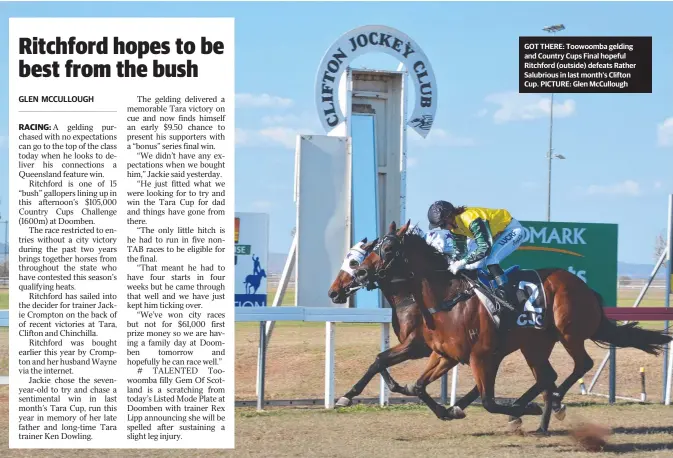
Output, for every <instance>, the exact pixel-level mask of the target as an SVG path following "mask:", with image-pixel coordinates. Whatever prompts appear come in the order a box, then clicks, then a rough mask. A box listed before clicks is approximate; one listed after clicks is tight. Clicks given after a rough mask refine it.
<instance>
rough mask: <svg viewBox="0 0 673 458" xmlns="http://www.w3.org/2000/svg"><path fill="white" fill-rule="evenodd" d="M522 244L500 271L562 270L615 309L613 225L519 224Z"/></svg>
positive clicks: (614, 225) (615, 232)
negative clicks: (521, 230) (505, 268)
mask: <svg viewBox="0 0 673 458" xmlns="http://www.w3.org/2000/svg"><path fill="white" fill-rule="evenodd" d="M521 225H522V226H523V227H524V241H523V243H522V244H521V246H520V247H519V249H518V250H517V251H515V252H514V253H512V255H511V256H509V257H507V259H505V261H504V262H503V267H510V266H513V265H518V266H520V267H521V268H522V269H544V268H547V267H551V268H559V269H565V270H568V271H569V272H571V273H573V274H575V275H577V276H578V277H579V278H581V279H582V280H583V281H584V282H586V283H587V284H588V285H589V286H590V287H591V288H593V289H594V290H596V292H598V293H599V294H600V295H601V296H602V297H603V301H604V302H605V307H616V306H617V225H616V224H590V223H560V222H546V221H544V222H542V221H521Z"/></svg>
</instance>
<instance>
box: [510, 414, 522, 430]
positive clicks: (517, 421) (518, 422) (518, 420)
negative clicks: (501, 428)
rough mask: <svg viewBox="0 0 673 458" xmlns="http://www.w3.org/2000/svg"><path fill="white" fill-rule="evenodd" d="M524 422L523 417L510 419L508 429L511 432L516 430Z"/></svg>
mask: <svg viewBox="0 0 673 458" xmlns="http://www.w3.org/2000/svg"><path fill="white" fill-rule="evenodd" d="M522 424H523V420H522V419H521V418H515V419H514V420H510V421H508V422H507V430H508V431H509V432H510V433H513V432H516V431H518V430H519V428H521V425H522Z"/></svg>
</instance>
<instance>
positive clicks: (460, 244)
mask: <svg viewBox="0 0 673 458" xmlns="http://www.w3.org/2000/svg"><path fill="white" fill-rule="evenodd" d="M451 235H452V236H453V242H454V243H453V244H454V248H455V252H454V253H453V256H452V258H453V259H452V261H456V260H458V259H463V257H465V255H466V254H467V237H465V236H464V235H460V234H451Z"/></svg>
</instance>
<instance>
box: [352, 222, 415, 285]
mask: <svg viewBox="0 0 673 458" xmlns="http://www.w3.org/2000/svg"><path fill="white" fill-rule="evenodd" d="M410 222H411V221H408V222H407V224H405V225H404V226H402V227H401V228H399V229H397V225H396V224H395V222H394V221H393V222H392V223H391V224H390V226H389V228H388V233H387V234H386V235H384V236H383V237H382V238H381V240H379V241H378V243H377V244H376V245H374V246H373V247H372V249H371V252H370V253H369V254H368V255H367V257H366V258H365V259H364V260H363V261H362V263H361V264H360V267H359V268H358V269H357V272H356V274H355V276H356V278H357V281H358V283H359V284H360V285H373V284H374V283H375V282H376V281H379V280H383V281H385V280H391V279H392V278H394V277H395V278H408V277H410V272H409V270H408V268H407V266H406V257H405V255H404V246H403V245H404V235H405V234H406V232H407V231H408V230H409V224H410Z"/></svg>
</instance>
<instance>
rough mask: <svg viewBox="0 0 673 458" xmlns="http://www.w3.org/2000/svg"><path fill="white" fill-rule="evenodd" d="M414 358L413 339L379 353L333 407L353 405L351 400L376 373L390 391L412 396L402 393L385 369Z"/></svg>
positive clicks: (405, 392) (411, 394)
mask: <svg viewBox="0 0 673 458" xmlns="http://www.w3.org/2000/svg"><path fill="white" fill-rule="evenodd" d="M415 356H416V346H415V345H414V340H413V339H409V340H407V341H405V342H402V343H400V344H399V345H395V346H394V347H392V348H389V349H388V350H386V351H383V352H381V353H379V354H378V355H376V359H375V360H374V362H373V363H372V365H371V366H369V369H367V372H365V375H363V376H362V378H361V379H360V380H359V381H358V382H357V383H356V384H355V385H353V387H352V388H351V389H350V390H349V391H348V392H347V393H346V394H344V395H343V396H342V397H340V398H339V400H338V401H337V403H336V404H335V406H334V407H335V408H337V407H348V406H350V405H351V404H352V403H353V398H354V397H355V396H358V395H359V394H360V393H362V390H364V389H365V387H366V386H367V384H368V383H369V382H370V381H371V379H372V378H374V376H375V375H376V374H378V373H380V374H381V376H382V377H383V379H384V380H385V382H386V385H388V388H389V389H390V391H392V392H396V393H402V394H408V395H409V396H413V395H414V394H413V393H410V392H407V391H404V388H403V387H401V386H400V385H399V384H398V383H397V382H396V381H395V380H394V379H393V378H392V376H391V375H390V374H389V373H388V371H387V368H388V367H391V366H394V365H396V364H399V363H401V362H404V361H407V360H409V359H413V358H414V357H415Z"/></svg>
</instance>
